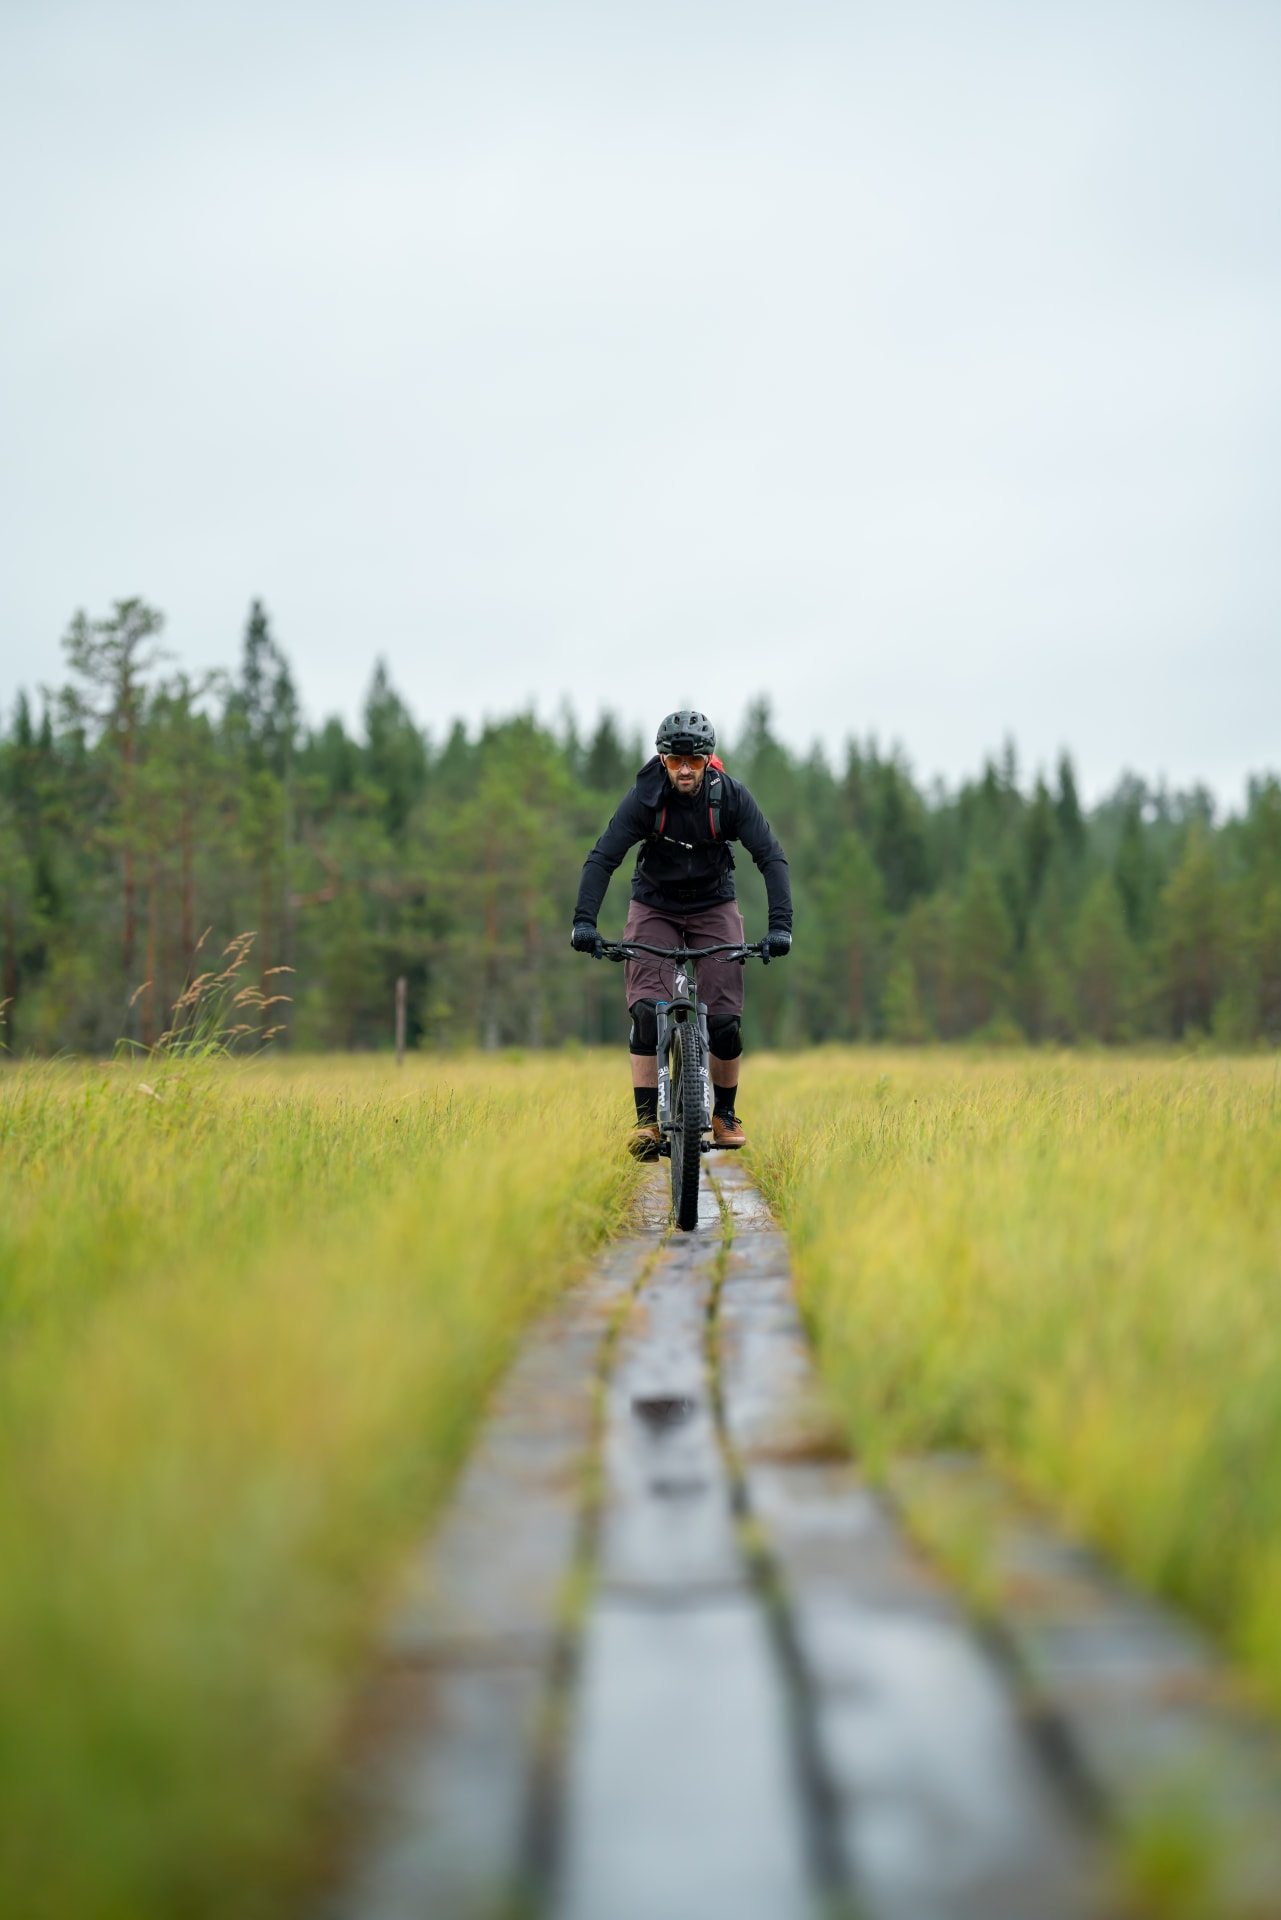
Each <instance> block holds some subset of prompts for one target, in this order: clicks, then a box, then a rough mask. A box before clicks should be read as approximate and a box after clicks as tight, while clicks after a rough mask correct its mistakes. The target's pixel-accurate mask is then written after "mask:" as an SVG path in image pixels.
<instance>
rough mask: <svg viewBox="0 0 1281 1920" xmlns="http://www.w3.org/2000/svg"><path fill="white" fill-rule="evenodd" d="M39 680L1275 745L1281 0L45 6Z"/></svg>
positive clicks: (32, 453)
mask: <svg viewBox="0 0 1281 1920" xmlns="http://www.w3.org/2000/svg"><path fill="white" fill-rule="evenodd" d="M0 20H2V22H3V30H2V38H3V44H2V46H0V179H3V182H4V186H3V189H0V191H2V192H3V194H4V200H5V207H4V244H3V248H2V249H0V305H2V309H3V330H4V331H3V338H4V346H3V368H2V377H3V389H2V392H0V408H2V417H0V467H2V478H0V541H2V543H3V554H2V556H0V558H2V562H3V564H2V565H0V702H3V703H4V704H5V705H6V706H7V705H8V703H9V702H10V701H11V699H12V696H13V694H14V692H15V691H16V689H17V687H18V686H19V685H20V684H27V685H30V684H33V683H34V682H36V681H39V680H49V679H53V678H55V677H60V675H61V661H60V654H59V648H58V641H59V636H60V635H61V633H62V632H63V630H64V629H65V626H66V624H67V620H68V618H69V616H70V615H71V613H72V612H73V610H74V609H75V608H76V607H78V606H84V607H86V608H88V609H89V610H90V611H91V612H99V611H105V610H106V608H107V606H108V604H109V602H110V601H111V600H112V599H114V598H117V597H120V596H122V595H125V594H134V593H139V594H142V595H144V596H145V597H146V598H148V599H150V600H152V601H154V602H155V603H157V604H159V605H160V606H161V607H163V608H164V609H165V611H166V612H167V614H168V616H169V623H170V639H171V642H172V644H173V645H174V646H175V647H176V648H177V649H178V650H179V652H180V653H181V655H182V658H183V660H184V662H185V663H186V664H188V665H190V666H192V667H193V668H194V667H203V666H209V665H217V664H225V665H231V664H232V663H233V662H234V660H235V658H236V655H237V653H238V649H239V636H240V631H241V628H242V626H243V622H244V616H245V611H246V607H247V603H248V601H249V599H250V597H251V596H253V595H261V596H262V597H263V598H264V599H265V600H266V602H267V605H268V607H269V609H270V612H271V614H272V617H273V621H274V625H275V629H276V632H277V634H278V637H279V639H280V640H281V642H282V644H283V645H284V647H285V649H286V651H287V652H288V653H289V654H290V656H291V658H292V659H293V661H294V664H295V667H296V669H297V672H298V676H299V680H300V683H301V687H302V691H303V696H304V699H305V702H306V705H307V708H308V711H309V713H310V714H311V715H312V716H313V717H319V716H321V715H322V714H324V713H326V712H328V711H331V710H341V711H343V712H344V713H345V714H347V715H348V716H353V715H354V714H356V713H357V712H358V710H359V706H360V702H361V696H362V694H363V691H364V688H365V686H366V684H367V682H368V679H369V675H370V671H371V668H372V664H373V661H374V659H375V657H376V656H377V655H378V654H379V653H381V654H383V655H385V656H386V658H387V660H388V661H389V663H390V666H391V670H392V674H393V678H394V679H395V681H396V683H397V685H398V686H399V687H400V689H401V690H402V692H403V693H404V694H405V696H406V697H407V699H408V700H409V701H410V703H411V705H412V706H413V707H414V709H415V711H416V713H417V714H418V716H419V718H420V719H421V720H422V721H423V722H424V723H425V724H427V725H428V726H429V727H431V728H432V729H433V731H435V732H436V733H439V731H440V730H441V728H442V727H443V725H444V724H445V723H446V722H447V721H448V720H449V719H450V718H451V717H452V716H453V715H454V714H461V715H463V716H465V717H468V718H471V719H475V718H479V717H480V716H482V715H484V714H486V713H500V712H505V711H510V710H511V709H512V708H513V707H515V706H517V705H520V704H524V703H527V702H529V701H533V702H534V703H535V704H536V705H537V707H538V708H539V710H540V711H541V712H543V713H544V714H547V715H550V714H552V713H554V712H555V711H556V709H557V707H558V706H559V703H560V702H561V700H562V699H563V698H566V697H568V698H569V699H571V700H572V702H573V703H574V705H575V706H576V707H577V708H578V709H579V711H580V713H582V714H583V715H585V716H593V715H594V714H595V713H596V712H597V711H598V710H599V709H600V708H602V707H606V706H608V707H613V708H615V709H616V710H618V711H619V712H620V713H621V714H622V715H623V716H624V718H625V719H626V720H627V721H628V722H634V723H636V724H639V725H643V726H645V727H646V728H648V727H649V726H650V725H651V724H652V723H653V720H654V719H655V718H656V717H657V715H658V713H659V712H660V711H661V710H662V709H664V708H665V707H667V706H670V705H672V704H674V703H675V702H676V701H677V700H691V701H694V702H697V703H698V704H700V705H703V706H705V707H706V708H707V709H708V710H709V711H710V712H711V713H712V714H713V716H714V717H716V718H717V719H719V720H720V721H721V722H722V723H723V724H725V725H727V726H728V727H730V728H732V727H733V725H734V724H736V722H737V720H738V719H739V717H740V716H741V713H742V709H743V707H744V705H745V703H746V701H747V700H748V698H750V697H751V696H753V695H754V694H757V693H761V692H764V693H767V694H768V695H769V696H770V697H771V698H772V700H773V703H774V708H775V712H776V716H777V722H778V725H779V729H780V731H781V732H782V733H783V734H784V735H785V736H786V737H787V738H789V739H790V740H792V741H794V742H796V743H804V742H808V741H809V740H810V739H811V738H812V737H814V736H818V737H820V738H822V739H823V740H824V741H826V742H827V743H829V745H831V746H833V747H839V744H840V742H841V741H842V739H843V738H844V737H845V736H846V735H847V734H849V733H850V732H855V733H857V734H859V735H860V736H861V735H864V734H867V733H869V732H875V733H877V734H878V735H879V736H880V738H881V739H882V740H883V741H889V740H891V739H895V738H897V739H899V740H901V741H902V743H903V744H904V746H905V747H906V749H907V751H908V754H909V756H910V757H911V759H912V761H913V763H914V764H915V766H916V767H917V768H918V770H919V771H920V772H921V773H922V774H923V775H926V776H928V775H932V774H935V773H942V774H943V775H945V776H946V777H948V778H949V779H955V778H957V777H958V776H959V775H961V774H962V773H964V772H967V771H970V770H973V769H974V768H975V767H976V766H977V764H978V762H979V759H980V757H981V755H982V754H983V752H984V751H985V750H987V749H989V748H993V747H996V746H998V745H999V743H1000V741H1001V739H1002V737H1003V736H1004V735H1005V734H1006V733H1009V732H1012V733H1013V734H1014V736H1015V737H1016V739H1017V741H1018V743H1019V746H1020V749H1021V753H1022V758H1023V762H1024V765H1025V767H1028V768H1031V767H1034V766H1035V764H1036V763H1037V762H1038V761H1048V760H1050V759H1051V758H1052V757H1053V756H1054V755H1055V754H1056V753H1057V751H1058V749H1059V748H1060V746H1064V745H1065V746H1068V747H1069V748H1071V750H1072V751H1073V752H1074V754H1075V755H1076V757H1077V760H1078V764H1079V766H1080V767H1081V769H1082V774H1083V779H1084V785H1085V787H1086V790H1087V792H1090V793H1092V794H1097V793H1099V792H1100V791H1101V790H1102V789H1104V788H1105V787H1107V786H1109V785H1110V784H1111V783H1112V781H1113V780H1114V779H1115V777H1116V776H1117V774H1118V773H1119V772H1120V771H1121V769H1122V767H1123V766H1131V767H1135V768H1137V769H1138V770H1140V771H1142V772H1145V773H1147V774H1149V775H1152V776H1155V775H1158V774H1161V773H1164V774H1166V775H1167V776H1169V777H1170V778H1171V779H1173V780H1175V781H1177V782H1179V783H1186V782H1190V781H1192V780H1194V779H1203V780H1206V781H1208V782H1209V783H1210V784H1211V785H1213V786H1214V787H1215V788H1216V789H1217V790H1218V791H1219V792H1220V793H1221V794H1222V795H1223V797H1224V798H1225V799H1228V800H1234V799H1235V798H1236V797H1237V796H1238V794H1239V792H1240V788H1241V782H1242V779H1243V777H1244V775H1245V773H1246V772H1247V770H1250V769H1258V768H1261V767H1263V766H1265V765H1270V766H1273V767H1276V766H1278V765H1281V733H1279V728H1278V714H1279V713H1281V557H1279V548H1281V541H1279V540H1278V522H1279V519H1281V513H1279V509H1281V354H1279V352H1278V342H1279V341H1281V220H1279V219H1278V197H1279V196H1278V188H1279V186H1281V111H1279V109H1278V102H1279V101H1281V6H1278V5H1277V4H1276V0H1212V3H1211V0H1206V3H1205V4H1197V5H1189V4H1180V0H1130V4H1126V0H1108V4H1097V5H1096V4H1093V3H1092V0H1071V4H1067V3H1066V0H1046V3H1045V4H1041V5H1036V4H1033V3H1029V0H1019V4H1012V5H1006V4H1000V3H998V0H982V3H980V4H966V0H947V4H938V5H929V4H923V3H922V0H875V4H859V3H858V0H846V4H825V3H824V0H788V3H787V4H783V3H782V0H778V3H777V4H771V5H764V4H758V3H757V0H732V3H731V0H701V3H700V0H646V4H644V5H643V6H641V5H632V6H629V7H624V6H620V5H608V4H604V3H603V0H597V4H594V5H585V4H583V5H579V4H569V3H568V0H546V4H539V3H538V0H521V4H505V3H504V0H466V3H465V4H464V3H463V0H458V4H450V5H440V4H432V0H414V3H413V4H409V3H408V0H363V4H362V5H361V6H360V7H358V8H357V7H353V6H351V5H349V4H344V5H342V6H339V5H337V4H331V3H330V0H306V4H303V3H302V0H275V4H273V3H272V0H254V4H252V5H249V4H244V3H243V0H221V4H219V5H218V6H217V7H213V6H200V7H196V6H191V5H182V4H177V3H176V0H165V4H150V3H148V4H142V3H138V4H127V3H126V0H41V4H40V5H39V6H36V5H23V4H21V0H0Z"/></svg>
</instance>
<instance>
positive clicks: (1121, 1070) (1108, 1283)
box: [752, 1050, 1281, 1709]
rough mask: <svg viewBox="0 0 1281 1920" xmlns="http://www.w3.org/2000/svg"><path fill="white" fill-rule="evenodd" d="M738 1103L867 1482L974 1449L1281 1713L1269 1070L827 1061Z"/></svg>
mask: <svg viewBox="0 0 1281 1920" xmlns="http://www.w3.org/2000/svg"><path fill="white" fill-rule="evenodd" d="M752 1092H753V1096H754V1097H753V1102H752V1111H753V1114H754V1115H756V1116H757V1124H756V1125H755V1126H754V1129H753V1131H754V1138H755V1143H756V1146H755V1151H754V1154H753V1165H754V1168H755V1170H756V1173H757V1176H758V1178H760V1179H761V1180H762V1182H763V1184H764V1186H765V1188H766V1190H767V1193H768V1196H769V1198H770V1199H771V1201H772V1202H773V1204H774V1205H775V1206H776V1207H777V1208H778V1209H779V1210H780V1212H781V1213H782V1215H783V1217H784V1219H785V1221H786V1223H787V1225H788V1226H789V1228H790V1229H791V1232H792V1236H793V1250H794V1256H795V1261H796V1265H797V1270H798V1277H799V1282H800V1287H801V1293H802V1301H803V1305H804V1308H805V1312H806V1315H807V1318H808V1320H809V1323H810V1325H811V1328H812V1330H813V1332H814V1335H815V1338H816V1341H817V1344H818V1348H819V1352H820V1356H821V1360H822V1365H823V1370H824V1374H825V1377H826V1380H827V1382H828V1385H829V1387H830V1389H831V1390H832V1392H833V1395H834V1398H835V1400H836V1402H837V1404H838V1405H839V1407H840V1409H841V1412H842V1416H843V1417H844V1418H845V1419H846V1421H847V1423H848V1428H849V1431H850V1434H851V1436H852V1438H853V1440H854V1442H855V1445H856V1447H857V1448H858V1450H859V1451H860V1452H861V1454H862V1455H863V1457H864V1458H865V1459H866V1460H867V1461H868V1462H869V1463H870V1464H871V1465H872V1467H873V1469H877V1468H880V1467H883V1466H884V1465H885V1464H887V1463H888V1462H889V1461H890V1460H891V1459H892V1458H893V1457H894V1456H896V1455H903V1454H910V1453H913V1452H919V1451H923V1450H929V1449H936V1448H965V1449H975V1450H978V1451H979V1452H981V1453H983V1454H985V1455H986V1456H988V1457H989V1458H990V1459H992V1460H993V1461H995V1462H996V1463H997V1464H998V1465H999V1466H1000V1467H1001V1468H1002V1469H1004V1470H1005V1471H1006V1472H1008V1473H1009V1474H1010V1475H1012V1476H1013V1477H1014V1478H1015V1479H1017V1480H1018V1481H1019V1482H1020V1483H1021V1484H1022V1485H1023V1486H1024V1487H1025V1488H1027V1489H1029V1490H1030V1491H1032V1492H1033V1493H1034V1494H1035V1495H1037V1496H1039V1497H1040V1498H1042V1499H1043V1500H1044V1501H1046V1502H1047V1503H1049V1504H1050V1505H1051V1506H1052V1507H1053V1508H1054V1509H1056V1510H1057V1511H1058V1513H1059V1514H1060V1515H1062V1516H1063V1517H1064V1518H1065V1519H1066V1520H1067V1521H1068V1522H1069V1523H1070V1524H1071V1525H1072V1526H1073V1527H1075V1528H1076V1529H1077V1530H1079V1531H1080V1532H1081V1533H1082V1534H1083V1535H1085V1536H1086V1537H1088V1538H1089V1539H1090V1540H1092V1541H1094V1542H1095V1543H1096V1544H1097V1545H1098V1546H1099V1547H1100V1548H1102V1549H1103V1550H1104V1552H1106V1553H1107V1554H1108V1555H1109V1556H1110V1557H1111V1558H1112V1559H1113V1561H1114V1562H1115V1563H1117V1564H1118V1565H1119V1566H1120V1567H1122V1568H1124V1569H1125V1570H1126V1571H1127V1572H1128V1573H1129V1574H1130V1575H1131V1576H1132V1577H1133V1578H1134V1579H1136V1580H1137V1581H1138V1582H1139V1583H1141V1584H1142V1585H1144V1586H1146V1587H1147V1588H1149V1589H1151V1590H1153V1591H1155V1592H1157V1593H1159V1594H1162V1595H1165V1596H1168V1597H1170V1598H1172V1599H1174V1600H1175V1601H1177V1602H1179V1603H1180V1604H1182V1605H1183V1606H1185V1607H1187V1608H1189V1609H1191V1610H1192V1611H1193V1612H1195V1613H1196V1614H1197V1615H1199V1616H1200V1618H1201V1619H1202V1620H1203V1621H1204V1622H1206V1623H1207V1624H1208V1625H1209V1626H1210V1627H1211V1628H1212V1629H1213V1630H1214V1632H1215V1633H1216V1634H1217V1635H1218V1636H1219V1637H1220V1638H1221V1640H1222V1641H1223V1642H1224V1643H1225V1645H1226V1646H1227V1647H1228V1648H1229V1649H1230V1650H1231V1652H1232V1653H1233V1654H1234V1655H1235V1657H1236V1659H1237V1660H1238V1661H1239V1662H1240V1663H1241V1665H1242V1666H1243V1668H1244V1669H1245V1671H1246V1672H1247V1673H1248V1674H1249V1675H1250V1676H1251V1677H1252V1679H1253V1682H1254V1684H1255V1686H1256V1688H1257V1689H1258V1691H1259V1693H1260V1695H1261V1696H1262V1697H1264V1698H1266V1699H1267V1700H1268V1701H1269V1702H1270V1703H1271V1705H1272V1706H1273V1707H1274V1708H1278V1709H1281V1089H1279V1085H1278V1068H1277V1063H1276V1062H1275V1061H1273V1060H1261V1059H1254V1060H1231V1061H1224V1060H1219V1061H1206V1060H1182V1061H1180V1060H1154V1059H1137V1058H1130V1059H1126V1058H1116V1057H1102V1056H1084V1057H1082V1056H1075V1057H1047V1056H1043V1055H1042V1056H1033V1055H1028V1054H1022V1055H1016V1056H1011V1057H1006V1058H1004V1059H996V1058H991V1059H983V1058H981V1057H978V1056H975V1055H968V1056H967V1055H963V1054H960V1053H943V1052H941V1051H934V1052H926V1053H921V1054H912V1053H901V1054H896V1055H890V1054H869V1053H858V1054H855V1053H842V1052H840V1051H837V1050H831V1051H827V1052H823V1053H819V1054H813V1055H809V1056H806V1057H804V1058H803V1059H801V1060H787V1061H783V1060H778V1061H774V1062H768V1063H759V1064H757V1065H754V1067H753V1087H752Z"/></svg>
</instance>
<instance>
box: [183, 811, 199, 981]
mask: <svg viewBox="0 0 1281 1920" xmlns="http://www.w3.org/2000/svg"><path fill="white" fill-rule="evenodd" d="M192 841H193V826H192V819H191V796H190V795H188V796H187V798H186V800H185V801H184V802H183V808H182V974H183V978H182V984H183V989H184V991H185V990H186V988H187V987H189V986H190V985H191V969H192V964H193V960H192V956H193V952H194V949H195V944H196V879H195V858H194V849H193V845H192Z"/></svg>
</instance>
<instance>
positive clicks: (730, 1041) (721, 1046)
mask: <svg viewBox="0 0 1281 1920" xmlns="http://www.w3.org/2000/svg"><path fill="white" fill-rule="evenodd" d="M707 1044H708V1046H709V1047H710V1048H711V1050H712V1052H713V1053H714V1054H715V1055H716V1058H717V1059H718V1060H737V1059H738V1056H739V1054H740V1053H741V1052H742V1051H743V1023H742V1021H741V1020H740V1019H739V1017H738V1015H737V1014H736V1013H709V1014H708V1016H707Z"/></svg>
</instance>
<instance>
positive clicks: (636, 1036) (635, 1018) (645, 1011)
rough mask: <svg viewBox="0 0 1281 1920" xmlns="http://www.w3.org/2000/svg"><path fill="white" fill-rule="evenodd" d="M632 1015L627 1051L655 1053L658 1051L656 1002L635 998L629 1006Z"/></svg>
mask: <svg viewBox="0 0 1281 1920" xmlns="http://www.w3.org/2000/svg"><path fill="white" fill-rule="evenodd" d="M630 1012H631V1016H632V1031H631V1038H630V1039H629V1040H628V1043H627V1046H628V1051H629V1052H631V1053H656V1052H657V1051H658V1003H657V1001H655V1000H636V1001H634V1002H633V1004H632V1006H631V1008H630Z"/></svg>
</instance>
